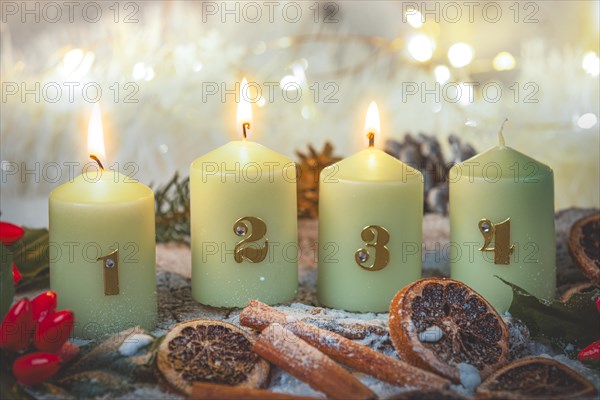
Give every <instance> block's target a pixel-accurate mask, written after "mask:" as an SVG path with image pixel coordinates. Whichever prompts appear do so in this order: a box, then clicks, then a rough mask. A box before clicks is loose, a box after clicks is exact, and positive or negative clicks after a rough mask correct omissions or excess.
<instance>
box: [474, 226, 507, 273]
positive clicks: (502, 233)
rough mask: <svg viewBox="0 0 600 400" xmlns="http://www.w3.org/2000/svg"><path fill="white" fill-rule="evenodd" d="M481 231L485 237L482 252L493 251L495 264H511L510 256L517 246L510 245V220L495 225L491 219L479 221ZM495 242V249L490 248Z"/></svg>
mask: <svg viewBox="0 0 600 400" xmlns="http://www.w3.org/2000/svg"><path fill="white" fill-rule="evenodd" d="M479 231H480V232H481V234H482V235H483V240H484V242H483V246H482V247H481V248H480V249H479V250H480V251H493V252H494V264H504V265H508V264H510V255H511V254H512V253H513V251H514V250H515V245H514V244H510V218H507V219H506V220H505V221H502V222H499V223H497V224H494V223H493V222H492V221H490V220H489V219H486V218H484V219H482V220H481V221H479ZM492 240H493V241H494V247H489V246H490V243H492Z"/></svg>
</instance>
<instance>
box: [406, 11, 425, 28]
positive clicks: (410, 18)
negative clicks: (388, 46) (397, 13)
mask: <svg viewBox="0 0 600 400" xmlns="http://www.w3.org/2000/svg"><path fill="white" fill-rule="evenodd" d="M406 22H408V23H409V24H410V26H412V27H413V28H415V29H419V28H420V27H422V26H423V16H422V15H421V13H420V12H419V11H417V10H410V11H407V12H406Z"/></svg>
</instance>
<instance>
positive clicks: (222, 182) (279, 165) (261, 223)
mask: <svg viewBox="0 0 600 400" xmlns="http://www.w3.org/2000/svg"><path fill="white" fill-rule="evenodd" d="M249 98H250V95H249V93H248V85H247V83H246V80H245V79H244V80H243V81H242V84H241V87H240V101H239V103H238V129H239V131H240V140H234V141H231V142H229V143H227V144H225V145H224V146H221V147H219V148H218V149H215V150H213V151H211V152H209V153H208V154H205V155H204V156H202V157H200V158H198V159H196V160H195V161H194V162H193V163H192V165H191V167H190V196H191V197H190V198H191V200H190V206H191V247H192V296H193V297H194V299H195V300H196V301H198V302H199V303H202V304H208V305H211V306H218V307H244V306H245V305H246V304H247V303H248V300H251V299H257V300H260V301H263V302H265V303H268V304H275V303H281V302H285V301H287V300H291V299H292V298H293V297H294V295H295V294H296V289H297V287H298V254H297V253H298V239H297V206H296V166H295V164H294V162H293V161H291V160H290V159H288V158H286V157H284V156H283V155H281V154H278V153H276V152H274V151H273V150H271V149H269V148H267V147H265V146H263V145H261V144H259V143H256V142H253V141H251V140H250V139H249V138H248V137H247V136H249V135H250V134H251V130H250V127H251V103H250V101H249Z"/></svg>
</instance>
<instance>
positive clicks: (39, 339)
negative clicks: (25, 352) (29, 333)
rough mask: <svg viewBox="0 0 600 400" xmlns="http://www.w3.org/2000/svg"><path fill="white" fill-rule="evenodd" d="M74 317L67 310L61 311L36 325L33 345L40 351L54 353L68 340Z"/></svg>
mask: <svg viewBox="0 0 600 400" xmlns="http://www.w3.org/2000/svg"><path fill="white" fill-rule="evenodd" d="M74 322H75V317H74V316H73V313H72V312H71V311H69V310H62V311H58V312H55V313H54V314H52V315H50V316H48V317H46V318H45V319H43V320H42V321H41V322H40V323H38V325H37V328H36V330H35V336H34V338H33V343H34V344H35V347H36V348H37V349H38V350H40V351H46V352H49V353H56V352H57V351H58V350H59V349H60V348H61V347H62V345H63V344H65V342H66V341H67V339H69V336H70V335H71V331H72V330H73V324H74Z"/></svg>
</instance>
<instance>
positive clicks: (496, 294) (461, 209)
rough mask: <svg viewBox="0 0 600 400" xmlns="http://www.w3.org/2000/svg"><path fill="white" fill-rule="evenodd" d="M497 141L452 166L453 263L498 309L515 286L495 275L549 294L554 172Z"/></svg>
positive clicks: (553, 269)
mask: <svg viewBox="0 0 600 400" xmlns="http://www.w3.org/2000/svg"><path fill="white" fill-rule="evenodd" d="M498 140H499V145H498V146H496V147H494V148H492V149H490V150H488V151H486V152H484V153H482V154H479V155H477V156H475V157H472V158H470V159H469V160H467V161H464V162H463V163H461V164H457V165H455V166H454V167H453V168H452V169H451V170H450V174H449V176H448V179H449V181H450V238H451V242H450V244H451V247H450V264H451V270H452V278H454V279H457V280H459V281H462V282H464V283H466V284H467V285H469V286H471V287H472V288H473V289H474V290H476V291H477V292H479V293H480V294H482V295H483V296H484V297H485V298H486V299H487V300H488V301H489V302H490V303H491V304H492V305H493V306H494V307H495V308H496V309H497V310H498V311H499V312H501V313H503V312H505V311H506V310H508V308H509V307H510V305H511V302H512V290H511V288H510V287H509V286H507V285H506V284H504V283H503V282H502V281H501V280H499V279H498V278H496V276H498V277H501V278H502V279H504V280H506V281H508V282H511V283H514V284H516V285H518V286H520V287H522V288H523V289H525V290H527V291H528V292H530V293H531V294H533V295H535V296H536V297H538V298H541V299H547V300H550V299H553V298H554V292H555V289H556V262H555V258H556V245H555V240H556V239H555V235H554V175H553V172H552V169H550V167H548V166H546V165H544V164H542V163H540V162H538V161H536V160H534V159H532V158H530V157H528V156H526V155H525V154H523V153H520V152H518V151H516V150H514V149H512V148H510V147H508V146H506V145H505V144H504V137H503V136H502V130H500V132H499V133H498Z"/></svg>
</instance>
